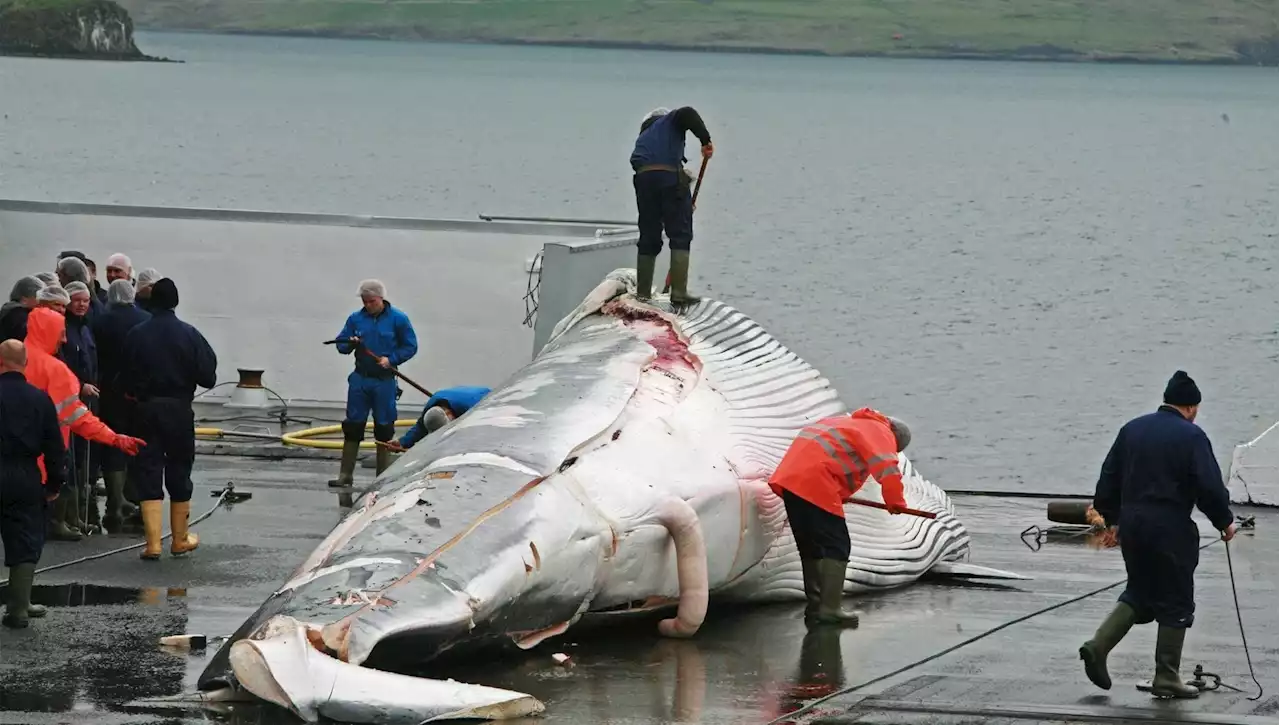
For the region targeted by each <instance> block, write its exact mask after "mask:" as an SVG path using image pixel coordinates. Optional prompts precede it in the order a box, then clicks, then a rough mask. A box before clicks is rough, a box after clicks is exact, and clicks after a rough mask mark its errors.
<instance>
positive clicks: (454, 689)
mask: <svg viewBox="0 0 1280 725" xmlns="http://www.w3.org/2000/svg"><path fill="white" fill-rule="evenodd" d="M323 646H324V645H323V642H322V640H321V637H320V632H319V630H318V629H316V628H313V627H309V626H307V625H306V624H304V623H302V622H299V621H298V620H296V619H293V618H292V617H288V616H279V617H276V618H274V619H272V620H271V621H269V622H268V623H267V624H266V625H264V627H263V628H262V630H261V631H260V633H259V634H258V635H256V636H255V637H253V638H249V639H242V640H240V641H238V642H236V643H235V644H234V645H232V647H231V652H230V657H229V659H230V663H231V669H232V671H233V672H234V673H235V676H236V679H237V681H239V683H240V685H241V686H242V687H243V688H244V689H245V690H247V691H249V692H250V693H252V694H254V695H255V696H257V697H259V698H261V699H263V700H266V701H268V702H272V703H275V704H276V705H279V706H280V707H283V708H286V709H288V710H290V711H292V712H293V713H295V714H296V715H298V717H300V718H302V719H303V720H305V721H307V722H317V721H318V720H319V719H320V718H321V717H324V718H326V719H329V720H336V721H339V722H342V721H347V722H377V723H385V724H386V725H399V724H400V723H405V724H406V725H407V724H408V723H415V724H416V723H426V722H437V721H441V720H456V719H474V720H505V719H509V718H516V717H525V716H528V715H536V714H538V713H541V712H543V710H544V709H545V707H544V706H543V704H542V703H541V702H539V701H538V700H537V699H535V698H534V697H532V696H530V695H526V694H524V693H520V692H513V691H510V690H501V689H497V688H493V687H485V686H483V685H471V684H467V683H462V682H456V681H454V680H445V681H441V680H428V679H422V678H417V677H409V676H407V675H400V674H395V673H392V672H385V671H382V670H375V669H371V668H368V667H360V666H358V665H352V664H348V663H346V662H341V661H339V660H337V659H334V658H333V657H330V656H329V655H328V654H327V653H326V652H324V651H323V650H322V647H323Z"/></svg>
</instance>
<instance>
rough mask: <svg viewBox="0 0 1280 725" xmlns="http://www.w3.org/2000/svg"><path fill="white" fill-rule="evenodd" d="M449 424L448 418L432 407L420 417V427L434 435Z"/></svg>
mask: <svg viewBox="0 0 1280 725" xmlns="http://www.w3.org/2000/svg"><path fill="white" fill-rule="evenodd" d="M448 422H449V416H448V415H446V414H445V412H444V411H443V410H441V409H440V408H438V407H432V408H431V410H428V411H427V412H426V413H425V414H423V416H422V425H423V426H424V427H425V428H426V429H427V432H428V433H435V432H436V431H438V430H440V429H441V428H443V427H445V424H447V423H448Z"/></svg>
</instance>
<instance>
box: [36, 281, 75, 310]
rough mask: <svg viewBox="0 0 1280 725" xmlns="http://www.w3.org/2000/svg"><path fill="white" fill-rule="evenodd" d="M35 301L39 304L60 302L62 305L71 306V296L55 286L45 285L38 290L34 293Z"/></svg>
mask: <svg viewBox="0 0 1280 725" xmlns="http://www.w3.org/2000/svg"><path fill="white" fill-rule="evenodd" d="M36 299H37V300H39V301H41V302H61V303H62V304H64V305H69V304H71V295H69V294H67V291H66V290H64V289H62V288H61V287H59V286H58V285H56V284H51V285H46V286H44V287H41V288H40V291H39V292H38V293H36Z"/></svg>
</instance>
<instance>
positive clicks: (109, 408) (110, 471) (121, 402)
mask: <svg viewBox="0 0 1280 725" xmlns="http://www.w3.org/2000/svg"><path fill="white" fill-rule="evenodd" d="M120 256H123V255H113V256H112V260H114V261H119V260H117V259H116V258H117V257H120ZM124 264H125V265H126V266H127V265H128V260H127V259H126V260H125V261H124ZM107 269H108V274H110V273H111V272H110V270H111V269H112V267H108V268H107ZM116 269H119V268H118V267H117V268H116ZM134 292H135V290H134V288H133V281H132V280H130V279H129V278H128V277H127V276H117V277H116V278H115V280H113V281H112V282H111V284H109V285H107V310H106V312H103V313H102V314H101V315H99V316H98V317H96V318H95V319H94V320H93V337H94V341H95V342H97V344H98V380H99V387H101V388H102V393H101V395H100V397H99V405H100V406H101V407H102V420H103V421H104V422H105V423H106V424H107V425H109V426H111V428H112V429H113V430H118V431H120V432H122V433H129V434H136V433H137V424H136V421H135V418H134V416H135V404H134V402H133V401H131V400H128V399H127V398H125V396H124V389H123V387H122V385H121V382H120V372H121V368H122V367H123V365H124V340H125V336H126V335H128V334H129V331H130V330H132V329H133V328H135V327H137V326H138V325H140V324H141V323H143V322H146V321H147V320H149V319H151V314H150V313H149V312H147V311H146V310H144V309H142V308H141V307H138V306H137V305H135V304H133V301H134ZM136 461H137V459H136V458H130V457H128V456H126V455H124V454H122V453H120V452H118V451H116V450H115V449H112V448H106V449H105V450H103V455H102V478H103V479H104V480H105V481H106V484H107V511H106V513H105V514H104V515H103V517H102V525H103V526H104V527H106V529H107V531H110V532H116V531H121V530H123V529H125V528H129V529H134V528H138V527H141V526H142V518H141V514H140V512H139V509H138V507H137V506H136V505H135V504H137V503H138V502H139V500H140V499H139V498H138V493H137V489H136V485H134V484H135V483H136V478H137V466H136ZM131 464H135V465H131Z"/></svg>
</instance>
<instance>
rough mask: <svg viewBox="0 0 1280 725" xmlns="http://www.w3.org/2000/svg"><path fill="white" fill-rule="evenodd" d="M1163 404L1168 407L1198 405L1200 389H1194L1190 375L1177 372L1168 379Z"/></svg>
mask: <svg viewBox="0 0 1280 725" xmlns="http://www.w3.org/2000/svg"><path fill="white" fill-rule="evenodd" d="M1164 402H1165V403H1166V404H1168V405H1184V406H1191V405H1199V404H1200V388H1197V387H1196V381H1194V380H1192V379H1191V376H1190V375H1187V374H1186V373H1185V372H1183V371H1181V370H1179V371H1178V372H1176V373H1174V374H1173V377H1171V378H1169V384H1168V385H1166V386H1165V388H1164Z"/></svg>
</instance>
